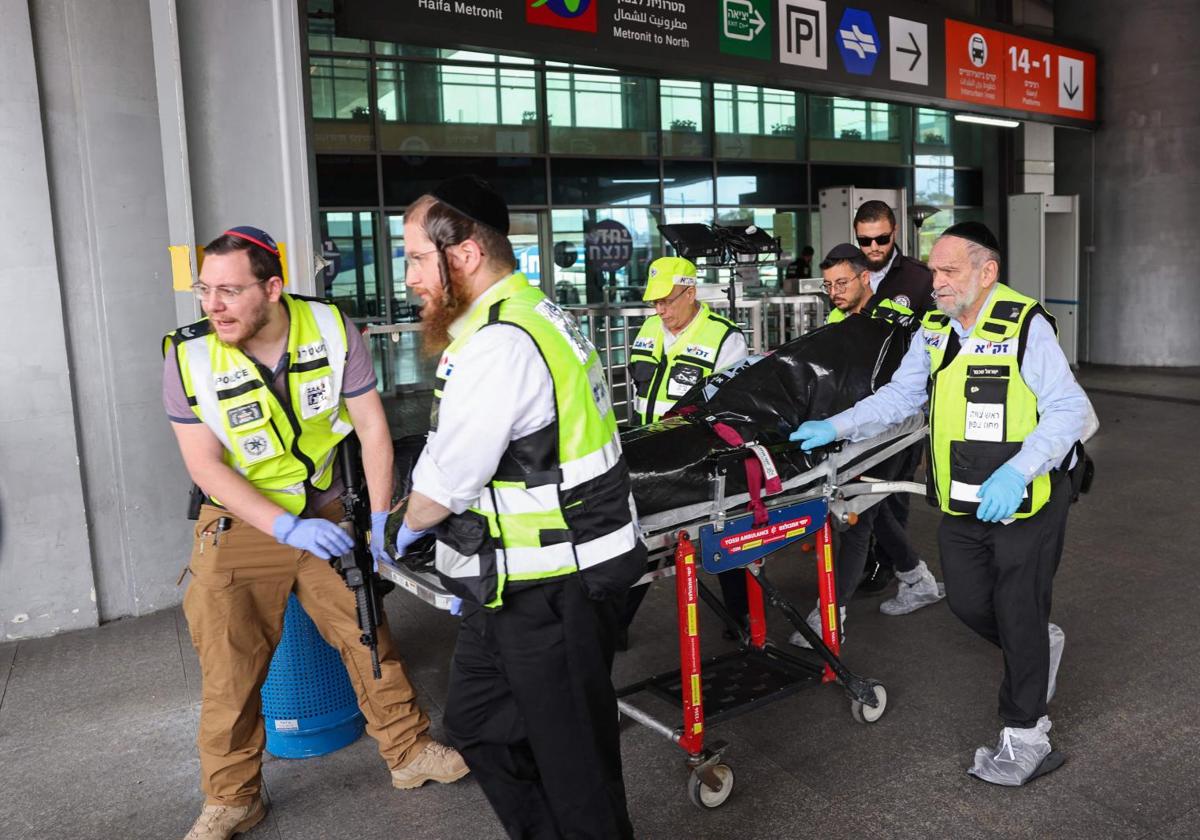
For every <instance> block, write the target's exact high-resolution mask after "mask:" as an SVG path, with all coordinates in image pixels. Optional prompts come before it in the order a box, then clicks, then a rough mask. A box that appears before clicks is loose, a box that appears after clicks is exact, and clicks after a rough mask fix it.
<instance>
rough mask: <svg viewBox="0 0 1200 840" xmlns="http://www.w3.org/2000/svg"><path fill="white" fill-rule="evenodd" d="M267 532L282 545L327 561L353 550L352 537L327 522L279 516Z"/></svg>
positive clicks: (325, 520)
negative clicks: (269, 531)
mask: <svg viewBox="0 0 1200 840" xmlns="http://www.w3.org/2000/svg"><path fill="white" fill-rule="evenodd" d="M271 533H272V534H273V535H274V536H275V539H277V540H279V542H281V543H283V544H284V545H290V546H291V547H292V548H298V549H300V550H301V551H307V552H308V553H309V554H311V555H313V556H314V557H320V558H321V559H322V560H330V559H332V558H334V557H340V556H341V555H343V554H345V553H346V552H347V551H349V550H350V549H352V548H354V537H352V536H350V535H349V534H347V533H346V532H345V531H343V530H342V529H341V528H339V527H338V526H337V525H335V524H333V523H332V522H330V521H329V520H328V519H301V518H300V517H298V516H295V515H293V514H290V513H281V514H279V515H278V516H276V517H275V521H274V522H272V523H271Z"/></svg>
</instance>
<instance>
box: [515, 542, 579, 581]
mask: <svg viewBox="0 0 1200 840" xmlns="http://www.w3.org/2000/svg"><path fill="white" fill-rule="evenodd" d="M503 552H504V559H505V561H506V563H507V566H508V574H509V576H510V577H515V578H529V577H537V576H539V575H541V574H544V573H546V572H555V571H559V570H560V569H571V570H572V571H574V570H575V551H574V550H573V548H572V546H571V544H570V543H555V544H554V545H544V546H541V547H540V548H534V547H531V546H525V547H520V548H505V549H503Z"/></svg>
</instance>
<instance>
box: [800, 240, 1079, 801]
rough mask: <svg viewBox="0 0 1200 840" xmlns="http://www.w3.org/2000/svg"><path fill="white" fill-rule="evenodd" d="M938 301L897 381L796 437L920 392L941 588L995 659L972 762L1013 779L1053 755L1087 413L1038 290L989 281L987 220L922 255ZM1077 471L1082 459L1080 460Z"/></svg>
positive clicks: (905, 413)
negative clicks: (1063, 586)
mask: <svg viewBox="0 0 1200 840" xmlns="http://www.w3.org/2000/svg"><path fill="white" fill-rule="evenodd" d="M929 267H930V270H931V271H932V273H933V296H934V300H935V302H936V304H937V311H934V312H930V313H929V314H927V315H926V316H925V318H924V320H923V321H922V327H921V330H920V332H919V333H918V335H917V336H916V337H915V338H914V340H913V343H912V345H911V347H910V349H909V351H908V352H907V353H906V355H905V356H904V359H903V360H902V361H901V363H900V367H899V368H898V369H897V371H896V373H895V375H894V376H893V377H892V380H891V382H890V383H888V384H887V385H884V386H883V387H882V388H880V389H879V390H878V391H877V392H876V393H874V394H872V395H871V396H869V397H866V398H865V399H863V400H860V401H859V402H858V403H857V404H855V405H854V406H853V407H852V408H850V409H848V410H846V411H844V412H842V413H840V414H836V415H834V416H833V417H830V418H829V419H828V420H810V421H807V422H805V423H803V424H801V426H800V428H798V429H797V430H796V431H795V432H793V433H792V439H793V440H800V441H804V443H803V445H802V448H803V449H806V450H808V449H813V448H815V447H818V446H824V445H825V444H828V443H831V442H833V441H834V440H838V439H841V438H850V439H851V440H861V439H863V438H868V437H871V436H872V435H876V434H879V433H880V432H881V431H883V430H884V429H885V428H887V427H888V426H891V425H893V424H894V423H898V422H900V421H902V420H904V419H905V418H907V417H910V416H912V415H914V414H916V413H917V412H919V411H921V410H922V409H923V408H924V407H925V404H926V402H927V401H928V403H929V443H930V448H929V452H930V464H929V483H930V486H931V487H930V489H931V493H930V500H931V502H933V503H934V504H936V505H938V506H939V507H941V509H942V511H943V512H944V513H945V516H943V518H942V522H941V526H940V529H939V532H938V546H939V549H940V552H941V561H942V573H943V575H944V576H945V581H946V599H947V601H948V602H949V604H950V609H951V610H952V611H953V612H954V614H955V615H957V616H958V617H959V618H960V619H962V621H963V622H964V623H965V624H966V625H967V626H968V627H970V628H971V629H972V630H974V631H975V632H976V633H977V634H979V635H980V636H982V637H983V638H984V639H986V640H987V641H989V642H991V643H992V644H994V645H996V646H997V647H999V648H1000V650H1001V651H1002V652H1003V654H1004V679H1003V681H1002V682H1001V684H1000V718H1001V720H1002V721H1003V723H1004V727H1003V729H1002V730H1001V732H1000V739H999V742H998V744H997V746H996V747H995V748H994V749H993V748H991V747H986V746H984V747H980V748H979V749H978V750H976V752H975V761H974V764H973V765H972V766H971V767H970V769H969V770H968V772H970V773H971V774H972V775H974V776H976V777H978V778H980V779H983V780H984V781H987V782H992V783H994V784H1000V785H1021V784H1024V783H1025V782H1027V781H1030V780H1031V779H1033V778H1036V777H1037V776H1039V775H1042V774H1044V773H1047V772H1050V771H1051V770H1054V769H1056V768H1057V767H1059V766H1061V764H1062V761H1063V759H1062V756H1061V754H1060V753H1057V752H1054V751H1053V750H1052V749H1051V747H1050V738H1049V735H1048V733H1049V731H1050V718H1049V717H1048V716H1047V714H1046V706H1047V703H1048V702H1049V701H1050V699H1051V698H1052V697H1053V696H1054V690H1055V683H1056V676H1057V673H1058V665H1059V662H1060V660H1061V657H1062V652H1063V645H1064V641H1065V636H1064V634H1063V632H1062V630H1061V629H1059V628H1058V626H1057V625H1054V624H1051V623H1050V621H1049V619H1050V602H1051V587H1052V584H1053V581H1054V573H1055V571H1056V570H1057V568H1058V562H1059V559H1060V557H1061V556H1062V549H1063V540H1064V537H1065V533H1066V522H1067V510H1068V506H1069V504H1070V502H1071V500H1072V497H1073V494H1074V488H1073V487H1072V482H1071V477H1072V476H1070V475H1069V473H1070V472H1071V468H1072V467H1075V466H1077V464H1076V461H1077V460H1078V459H1081V458H1083V457H1085V456H1083V455H1082V446H1081V444H1080V441H1082V440H1085V439H1086V438H1087V437H1089V436H1090V434H1091V433H1092V432H1094V431H1095V426H1096V420H1095V413H1094V412H1093V411H1092V407H1091V403H1090V402H1089V401H1088V398H1087V395H1086V394H1084V392H1083V389H1082V388H1080V387H1079V383H1078V382H1076V381H1075V377H1074V375H1073V374H1072V373H1071V368H1070V366H1069V364H1068V363H1067V359H1066V356H1065V355H1064V354H1063V351H1062V348H1061V347H1060V346H1059V344H1058V340H1057V337H1056V335H1055V325H1054V319H1053V318H1051V317H1050V315H1049V314H1048V313H1047V312H1046V311H1045V310H1044V309H1043V308H1042V306H1041V304H1039V303H1038V302H1037V301H1036V300H1033V299H1032V298H1028V297H1026V296H1025V295H1022V294H1019V293H1018V292H1016V291H1014V290H1012V289H1010V288H1009V287H1008V286H1006V285H1004V284H1002V283H999V282H998V279H999V273H1000V245H999V243H998V242H997V241H996V237H995V236H993V235H992V232H991V231H990V230H988V229H987V227H986V226H984V225H982V224H980V223H978V222H962V223H959V224H956V225H953V226H952V227H950V228H948V229H947V230H946V231H945V232H944V233H943V234H942V235H941V237H940V238H939V239H938V240H937V242H936V243H935V244H934V246H933V251H932V253H931V255H930V259H929ZM1078 466H1080V467H1082V464H1080V465H1078Z"/></svg>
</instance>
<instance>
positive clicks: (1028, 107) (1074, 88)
mask: <svg viewBox="0 0 1200 840" xmlns="http://www.w3.org/2000/svg"><path fill="white" fill-rule="evenodd" d="M946 98H947V99H950V100H954V101H957V102H968V103H971V104H973V105H984V106H989V107H992V108H998V109H1006V110H1010V111H1022V112H1026V113H1034V114H1045V115H1048V116H1055V117H1073V118H1077V119H1083V120H1089V121H1091V120H1094V119H1095V118H1096V57H1095V56H1094V55H1092V54H1091V53H1086V52H1081V51H1079V50H1074V49H1070V48H1067V47H1063V46H1060V45H1058V44H1052V43H1049V42H1047V41H1039V40H1035V39H1033V38H1024V37H1021V36H1019V35H1013V34H1010V33H1007V32H1000V31H998V30H995V29H988V28H986V27H982V26H976V25H975V24H970V23H964V22H962V21H958V20H947V21H946Z"/></svg>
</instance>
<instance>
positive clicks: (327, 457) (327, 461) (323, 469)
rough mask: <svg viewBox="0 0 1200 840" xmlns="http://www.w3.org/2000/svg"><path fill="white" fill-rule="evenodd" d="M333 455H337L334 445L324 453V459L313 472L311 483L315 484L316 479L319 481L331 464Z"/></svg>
mask: <svg viewBox="0 0 1200 840" xmlns="http://www.w3.org/2000/svg"><path fill="white" fill-rule="evenodd" d="M335 455H337V447H336V446H335V447H334V448H333V449H330V450H329V451H328V452H326V453H325V460H324V461H322V462H321V466H319V467H317V468H316V471H315V472H313V477H312V481H313V484H316V483H317V482H318V481H320V480H321V479H322V478H323V477H324V476H325V473H326V472H328V471H329V469H330V467H332V466H333V458H334V456H335Z"/></svg>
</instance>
